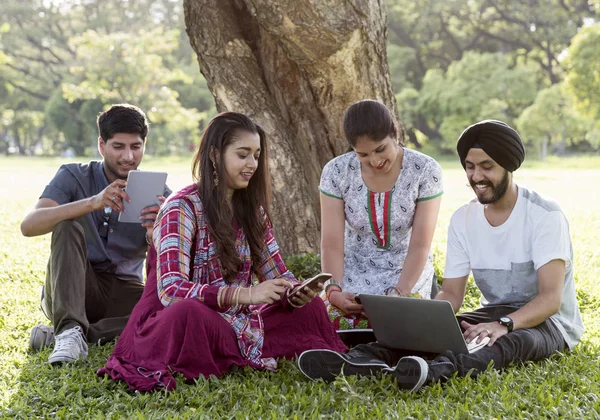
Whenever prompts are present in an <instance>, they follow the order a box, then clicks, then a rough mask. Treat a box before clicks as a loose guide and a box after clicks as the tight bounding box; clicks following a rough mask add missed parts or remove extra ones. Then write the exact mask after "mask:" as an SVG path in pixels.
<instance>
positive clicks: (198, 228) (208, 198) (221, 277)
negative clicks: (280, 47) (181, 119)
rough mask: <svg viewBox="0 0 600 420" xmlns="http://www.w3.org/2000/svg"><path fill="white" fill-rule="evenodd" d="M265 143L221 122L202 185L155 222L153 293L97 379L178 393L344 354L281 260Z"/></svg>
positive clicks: (252, 127)
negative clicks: (305, 357) (246, 372)
mask: <svg viewBox="0 0 600 420" xmlns="http://www.w3.org/2000/svg"><path fill="white" fill-rule="evenodd" d="M266 152H267V150H266V141H265V134H264V131H263V130H262V128H260V126H258V125H257V124H255V123H254V122H253V121H252V120H250V119H249V118H248V117H246V116H244V115H242V114H238V113H232V112H229V113H223V114H220V115H218V116H216V117H215V118H214V119H213V120H212V121H211V123H210V124H209V125H208V127H207V128H206V130H205V132H204V135H203V137H202V142H201V144H200V149H199V151H198V153H197V155H196V157H195V158H194V162H193V167H194V176H195V178H196V179H197V181H198V182H197V183H196V184H193V185H190V186H188V187H186V188H184V189H182V190H180V191H178V192H176V193H174V194H172V195H171V196H170V197H169V200H168V201H166V202H165V204H164V205H163V207H162V208H161V210H160V212H159V214H158V217H157V219H156V223H155V229H154V245H155V248H152V247H151V251H150V253H149V256H148V280H147V282H146V288H145V292H144V295H143V297H142V299H141V300H140V302H139V303H138V304H137V306H136V307H135V309H134V311H133V313H132V315H131V318H130V320H129V322H128V324H127V327H126V328H125V331H124V332H123V334H122V336H121V337H120V338H119V341H118V343H117V345H116V347H115V350H114V352H113V354H112V355H111V357H110V358H109V360H108V361H107V363H106V366H105V367H104V368H102V369H100V371H99V372H98V373H99V374H109V375H110V376H111V377H112V378H113V379H122V380H124V381H125V382H127V384H128V385H129V387H130V388H132V389H136V390H144V391H148V390H154V389H160V388H166V389H173V388H174V387H175V381H174V378H173V376H172V375H173V373H174V372H178V373H181V374H183V376H184V377H185V378H186V379H188V380H192V379H195V378H198V377H199V376H200V375H202V376H204V377H208V376H210V375H215V376H217V377H220V376H222V375H223V374H225V373H226V372H227V371H228V370H229V369H231V368H232V367H243V366H251V367H253V368H257V369H269V370H275V369H276V367H277V363H276V360H275V359H276V358H279V357H286V358H293V357H294V356H295V355H296V354H300V353H302V352H303V351H304V350H308V349H314V348H327V349H331V350H335V351H342V352H343V351H345V350H346V347H345V346H344V344H343V343H342V342H341V341H340V340H339V338H338V337H337V335H336V333H335V329H334V328H333V326H332V324H331V322H330V320H329V318H328V317H327V312H326V309H325V305H324V304H323V301H322V300H321V299H314V300H313V298H314V297H315V293H314V292H313V291H311V290H310V289H307V290H304V291H299V293H298V295H296V296H294V297H290V296H289V293H290V291H291V290H293V289H294V288H295V287H297V286H298V284H299V282H298V281H297V280H296V279H295V278H294V275H293V274H292V273H291V272H290V271H288V269H287V268H286V266H285V263H284V261H283V259H282V258H281V255H280V253H279V247H278V246H277V242H276V241H275V238H274V236H273V232H272V229H271V225H270V222H269V217H268V213H267V208H268V206H267V203H268V191H269V190H270V189H269V174H268V165H267V153H266Z"/></svg>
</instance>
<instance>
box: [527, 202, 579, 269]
mask: <svg viewBox="0 0 600 420" xmlns="http://www.w3.org/2000/svg"><path fill="white" fill-rule="evenodd" d="M531 255H532V260H533V265H534V269H535V270H536V271H537V270H539V269H540V267H542V266H543V265H545V264H548V263H549V262H550V261H552V260H563V261H564V262H565V268H566V269H568V268H569V267H570V265H571V258H572V249H571V240H570V236H569V224H568V223H567V219H566V218H565V216H564V214H562V213H561V212H560V211H552V212H549V213H548V214H546V215H545V216H544V217H543V218H542V219H541V220H540V221H539V223H538V224H537V226H536V228H535V236H534V238H533V244H532V250H531Z"/></svg>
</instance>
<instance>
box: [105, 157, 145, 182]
mask: <svg viewBox="0 0 600 420" xmlns="http://www.w3.org/2000/svg"><path fill="white" fill-rule="evenodd" d="M103 164H104V168H105V169H106V171H107V172H110V173H111V174H113V175H114V176H115V177H116V178H117V179H123V180H127V176H128V175H129V172H128V173H127V174H125V175H122V174H120V173H119V171H118V170H117V168H115V166H114V165H113V164H112V163H111V162H109V161H108V160H107V159H104V162H103ZM136 169H137V168H136Z"/></svg>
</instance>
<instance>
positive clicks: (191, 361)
mask: <svg viewBox="0 0 600 420" xmlns="http://www.w3.org/2000/svg"><path fill="white" fill-rule="evenodd" d="M150 252H153V251H150ZM151 259H152V258H149V259H148V260H149V261H150V260H151ZM148 268H149V269H148V279H147V281H146V286H145V289H144V294H143V295H142V298H141V299H140V301H139V302H138V304H137V305H136V307H135V308H134V310H133V312H132V314H131V317H130V318H129V322H128V323H127V326H126V327H125V330H124V331H123V333H122V334H121V336H120V337H119V339H118V341H117V344H116V346H115V349H114V351H113V353H112V354H111V356H110V357H109V359H108V361H107V362H106V365H105V366H104V367H103V368H101V369H100V370H98V375H109V376H110V377H111V378H112V379H114V380H123V381H125V382H126V383H127V385H128V386H129V388H131V389H134V390H139V391H152V390H157V389H162V388H166V389H174V388H175V379H174V378H173V373H175V372H178V373H180V374H182V375H183V376H184V377H185V378H186V379H188V380H193V379H196V378H199V377H200V375H202V376H204V377H208V376H210V375H215V376H217V377H220V376H222V375H224V374H225V373H226V372H227V371H228V370H229V369H230V368H231V367H232V366H233V365H236V366H240V367H243V366H248V365H249V362H248V360H246V359H244V358H242V356H241V354H240V350H239V346H238V342H237V338H236V335H235V332H234V331H233V329H232V328H231V327H230V326H229V324H228V323H227V321H225V320H224V319H223V318H222V317H221V316H220V315H219V314H218V313H217V312H216V311H215V310H213V309H211V308H209V307H208V306H206V305H204V304H203V303H201V302H200V301H197V300H194V299H186V300H182V301H179V302H177V303H175V304H173V305H171V306H169V307H164V306H163V305H162V303H161V302H160V300H159V299H158V295H157V291H156V270H154V269H153V267H150V266H149V267H148ZM262 318H263V323H264V329H265V336H264V343H263V354H262V357H273V358H287V359H291V358H294V357H295V356H296V355H299V354H300V353H302V352H303V351H305V350H309V349H330V350H334V351H338V352H345V351H346V350H347V348H346V346H345V345H344V344H343V343H342V342H341V340H340V339H339V338H338V336H337V334H336V332H335V329H334V327H333V325H332V324H331V322H330V320H329V317H328V315H327V312H326V309H325V305H324V304H323V301H322V300H321V299H313V301H312V302H310V303H309V304H307V305H305V306H304V307H302V308H297V309H293V310H290V309H289V308H284V307H282V306H281V305H280V304H274V305H271V306H269V307H267V309H266V310H264V311H263V312H262Z"/></svg>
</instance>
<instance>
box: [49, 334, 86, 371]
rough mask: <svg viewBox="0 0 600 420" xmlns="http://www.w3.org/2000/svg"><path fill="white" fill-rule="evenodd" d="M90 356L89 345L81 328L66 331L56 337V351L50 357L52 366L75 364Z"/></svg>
mask: <svg viewBox="0 0 600 420" xmlns="http://www.w3.org/2000/svg"><path fill="white" fill-rule="evenodd" d="M87 355H88V345H87V341H86V340H85V337H84V336H83V331H82V330H81V327H80V326H76V327H74V328H69V329H68V330H64V331H63V332H61V333H60V334H58V335H56V336H54V351H53V352H52V354H51V355H50V357H48V362H49V363H50V364H52V365H57V364H61V363H67V362H74V361H76V360H77V359H85V358H86V357H87Z"/></svg>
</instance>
